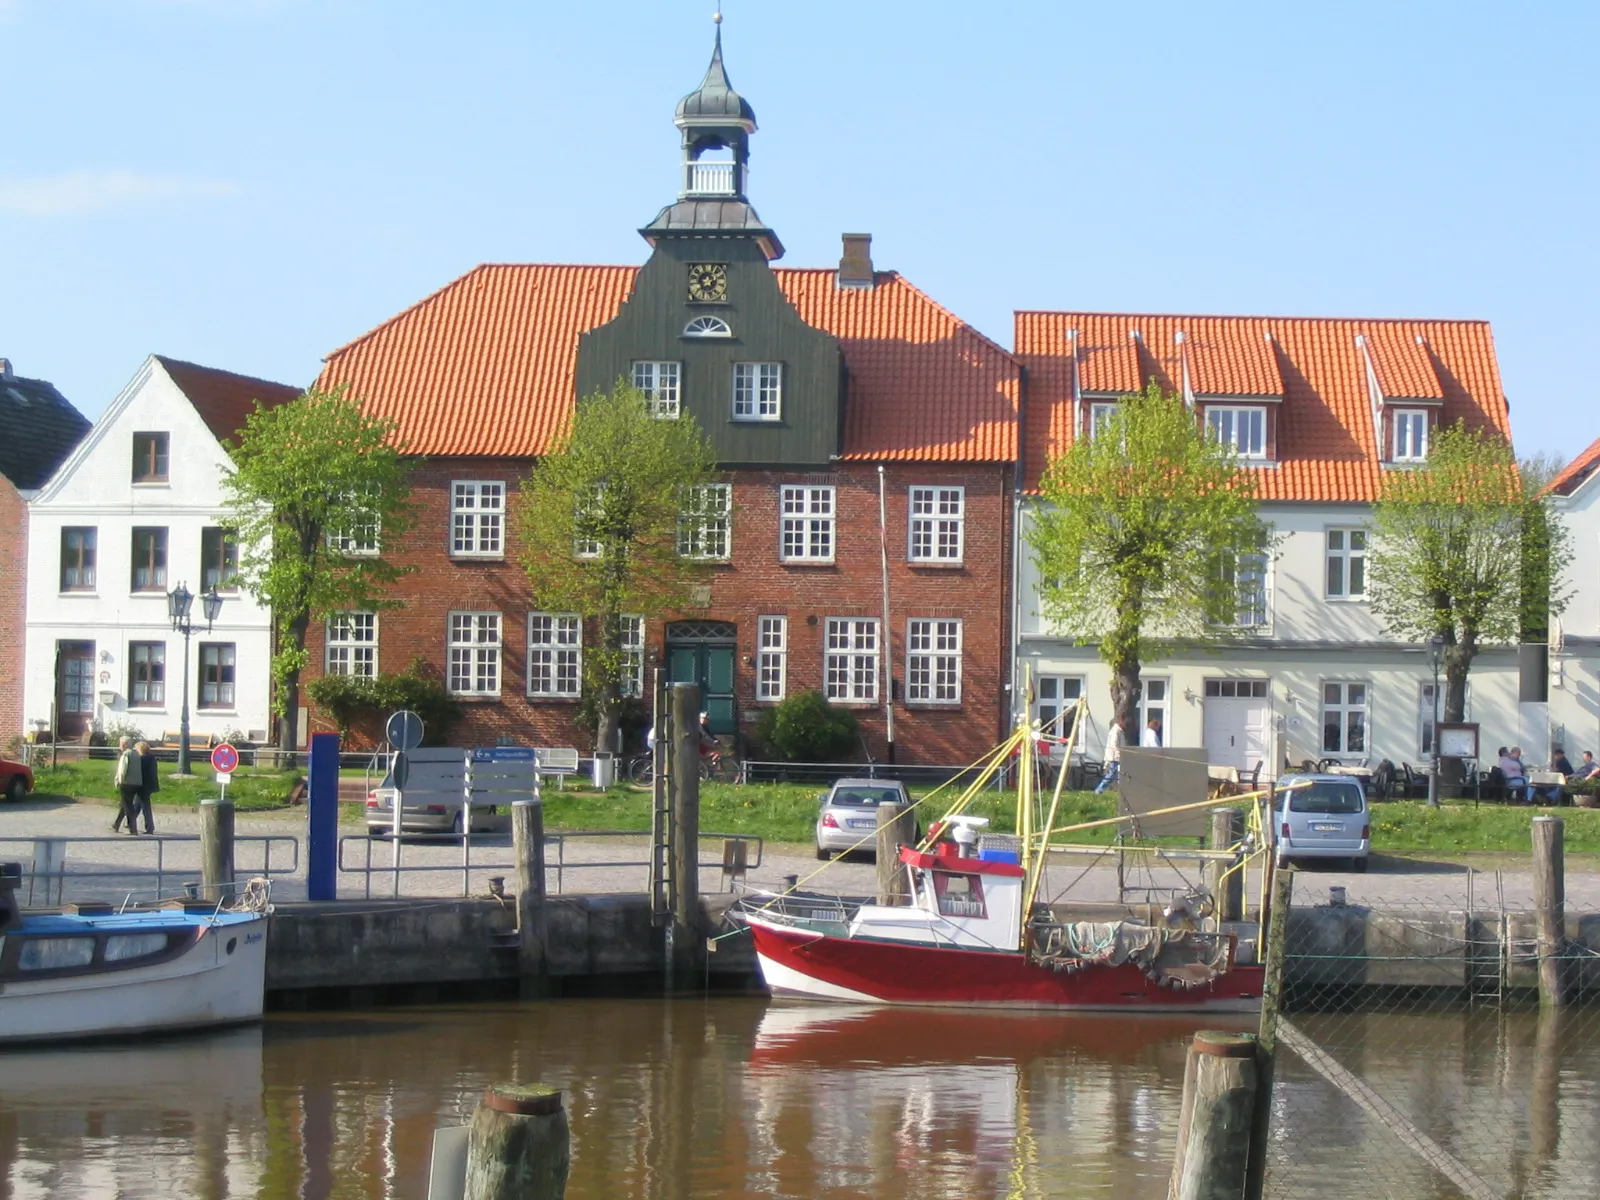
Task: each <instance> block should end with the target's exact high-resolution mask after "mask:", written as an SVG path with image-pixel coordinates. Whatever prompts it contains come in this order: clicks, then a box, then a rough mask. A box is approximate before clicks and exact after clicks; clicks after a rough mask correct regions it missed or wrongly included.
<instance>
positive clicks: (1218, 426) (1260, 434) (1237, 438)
mask: <svg viewBox="0 0 1600 1200" xmlns="http://www.w3.org/2000/svg"><path fill="white" fill-rule="evenodd" d="M1206 431H1207V432H1208V433H1210V434H1211V436H1212V437H1214V438H1216V439H1217V441H1219V442H1221V443H1223V444H1224V445H1227V446H1232V447H1233V448H1234V450H1235V451H1236V452H1237V453H1238V455H1239V457H1240V458H1259V459H1264V458H1266V457H1267V410H1266V409H1264V408H1219V407H1216V406H1215V405H1207V406H1206Z"/></svg>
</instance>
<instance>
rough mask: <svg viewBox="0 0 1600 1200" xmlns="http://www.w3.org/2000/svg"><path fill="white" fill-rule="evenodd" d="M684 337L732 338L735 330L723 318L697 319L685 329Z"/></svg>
mask: <svg viewBox="0 0 1600 1200" xmlns="http://www.w3.org/2000/svg"><path fill="white" fill-rule="evenodd" d="M683 336H684V337H732V336H733V330H732V329H731V328H729V326H728V323H727V322H726V321H724V320H723V319H722V318H721V317H696V318H695V319H694V320H692V321H690V322H689V323H688V324H687V325H685V326H684V327H683Z"/></svg>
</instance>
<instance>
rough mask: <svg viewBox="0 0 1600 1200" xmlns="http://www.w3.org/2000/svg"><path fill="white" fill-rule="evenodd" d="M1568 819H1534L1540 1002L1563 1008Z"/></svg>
mask: <svg viewBox="0 0 1600 1200" xmlns="http://www.w3.org/2000/svg"><path fill="white" fill-rule="evenodd" d="M1565 850H1566V822H1565V821H1563V820H1562V819H1561V818H1560V817H1535V818H1534V819H1533V907H1534V915H1535V917H1536V919H1537V922H1538V926H1537V928H1538V938H1539V1004H1540V1007H1543V1008H1560V1007H1561V1006H1562V1005H1564V1004H1565V1003H1566V1002H1567V995H1566V985H1565V982H1564V980H1563V979H1562V975H1563V972H1562V969H1561V968H1562V961H1561V955H1562V951H1563V950H1564V949H1565V942H1566V913H1565V909H1566V892H1567V888H1566V860H1565Z"/></svg>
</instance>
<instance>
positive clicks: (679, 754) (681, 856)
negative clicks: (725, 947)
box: [668, 683, 705, 980]
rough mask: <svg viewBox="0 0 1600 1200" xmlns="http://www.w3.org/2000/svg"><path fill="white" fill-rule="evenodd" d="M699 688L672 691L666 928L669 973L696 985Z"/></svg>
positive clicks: (701, 952) (678, 686)
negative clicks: (669, 887)
mask: <svg viewBox="0 0 1600 1200" xmlns="http://www.w3.org/2000/svg"><path fill="white" fill-rule="evenodd" d="M699 705H700V688H699V686H698V685H697V684H693V683H675V684H673V685H672V802H671V804H672V814H671V838H670V841H671V854H672V868H671V878H672V924H671V925H670V926H669V928H668V933H669V935H670V937H671V939H672V940H671V941H670V942H669V943H668V945H669V947H670V954H671V957H672V959H673V962H672V965H671V970H672V971H673V972H675V973H677V974H678V975H679V977H680V978H683V977H687V978H688V979H691V980H698V979H699V978H700V977H701V976H700V972H701V969H702V967H703V966H704V957H705V944H704V942H702V941H701V938H700V713H699Z"/></svg>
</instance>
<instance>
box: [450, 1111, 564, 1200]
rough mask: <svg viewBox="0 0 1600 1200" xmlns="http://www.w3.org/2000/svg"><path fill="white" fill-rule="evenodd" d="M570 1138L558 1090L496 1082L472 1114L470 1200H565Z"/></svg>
mask: <svg viewBox="0 0 1600 1200" xmlns="http://www.w3.org/2000/svg"><path fill="white" fill-rule="evenodd" d="M569 1138H570V1131H569V1130H568V1128H567V1113H566V1110H565V1109H564V1108H562V1106H561V1093H560V1092H559V1091H558V1090H557V1089H555V1088H550V1087H545V1086H543V1085H542V1084H533V1085H531V1086H527V1087H523V1086H519V1085H517V1084H513V1083H497V1084H494V1085H493V1086H492V1087H490V1088H489V1089H488V1090H486V1091H485V1092H484V1094H483V1099H482V1100H480V1101H479V1102H478V1107H477V1108H476V1109H475V1110H474V1111H473V1114H472V1125H471V1127H470V1129H469V1131H468V1134H467V1181H466V1190H465V1193H464V1195H465V1200H561V1198H562V1197H563V1196H565V1195H566V1194H567V1168H568V1166H569V1165H570V1163H571V1147H570V1145H569Z"/></svg>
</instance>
